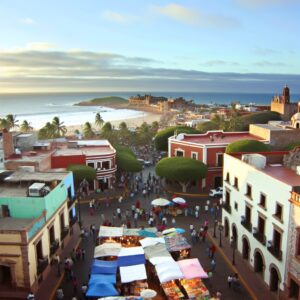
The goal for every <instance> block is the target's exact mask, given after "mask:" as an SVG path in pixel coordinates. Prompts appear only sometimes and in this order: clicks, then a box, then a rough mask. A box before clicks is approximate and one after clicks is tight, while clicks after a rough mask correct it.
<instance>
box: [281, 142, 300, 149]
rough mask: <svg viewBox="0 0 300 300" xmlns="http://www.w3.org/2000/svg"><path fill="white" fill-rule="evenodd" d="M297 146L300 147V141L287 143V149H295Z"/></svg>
mask: <svg viewBox="0 0 300 300" xmlns="http://www.w3.org/2000/svg"><path fill="white" fill-rule="evenodd" d="M295 147H300V141H298V142H293V143H290V144H289V145H287V146H286V147H285V150H288V151H291V150H293V149H294V148H295Z"/></svg>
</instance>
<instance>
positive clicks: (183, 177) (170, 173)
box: [155, 157, 207, 192]
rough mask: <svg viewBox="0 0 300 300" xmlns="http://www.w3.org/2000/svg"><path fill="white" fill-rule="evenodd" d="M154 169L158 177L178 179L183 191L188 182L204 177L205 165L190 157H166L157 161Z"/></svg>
mask: <svg viewBox="0 0 300 300" xmlns="http://www.w3.org/2000/svg"><path fill="white" fill-rule="evenodd" d="M155 171H156V174H157V175H158V176H160V177H163V178H166V179H168V180H173V181H178V182H179V183H180V185H181V186H182V190H183V191H184V192H185V191H186V187H187V185H188V184H189V183H190V182H192V181H196V180H199V179H200V178H205V176H206V173H207V166H206V165H205V164H204V163H203V162H201V161H198V160H195V159H192V158H185V157H167V158H163V159H162V160H160V161H159V162H158V163H157V165H156V167H155Z"/></svg>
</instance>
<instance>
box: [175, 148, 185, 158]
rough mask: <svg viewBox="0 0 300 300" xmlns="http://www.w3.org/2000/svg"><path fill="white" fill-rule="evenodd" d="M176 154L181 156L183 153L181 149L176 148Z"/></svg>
mask: <svg viewBox="0 0 300 300" xmlns="http://www.w3.org/2000/svg"><path fill="white" fill-rule="evenodd" d="M176 156H177V157H183V156H184V153H183V151H182V150H176Z"/></svg>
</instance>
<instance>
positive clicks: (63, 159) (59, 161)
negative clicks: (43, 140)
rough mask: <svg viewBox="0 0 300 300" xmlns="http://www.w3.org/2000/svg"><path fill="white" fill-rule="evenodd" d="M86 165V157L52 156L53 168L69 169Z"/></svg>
mask: <svg viewBox="0 0 300 300" xmlns="http://www.w3.org/2000/svg"><path fill="white" fill-rule="evenodd" d="M72 164H74V165H85V155H72V156H52V157H51V168H53V169H55V168H68V166H69V165H72Z"/></svg>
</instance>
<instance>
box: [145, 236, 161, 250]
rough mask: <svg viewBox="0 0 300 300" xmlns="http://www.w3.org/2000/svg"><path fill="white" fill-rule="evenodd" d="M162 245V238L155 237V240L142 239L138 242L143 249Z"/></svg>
mask: <svg viewBox="0 0 300 300" xmlns="http://www.w3.org/2000/svg"><path fill="white" fill-rule="evenodd" d="M159 243H161V244H164V243H165V239H164V238H162V237H156V238H149V237H147V238H144V239H142V240H140V244H141V245H142V247H143V248H146V247H149V246H154V245H156V244H159Z"/></svg>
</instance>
